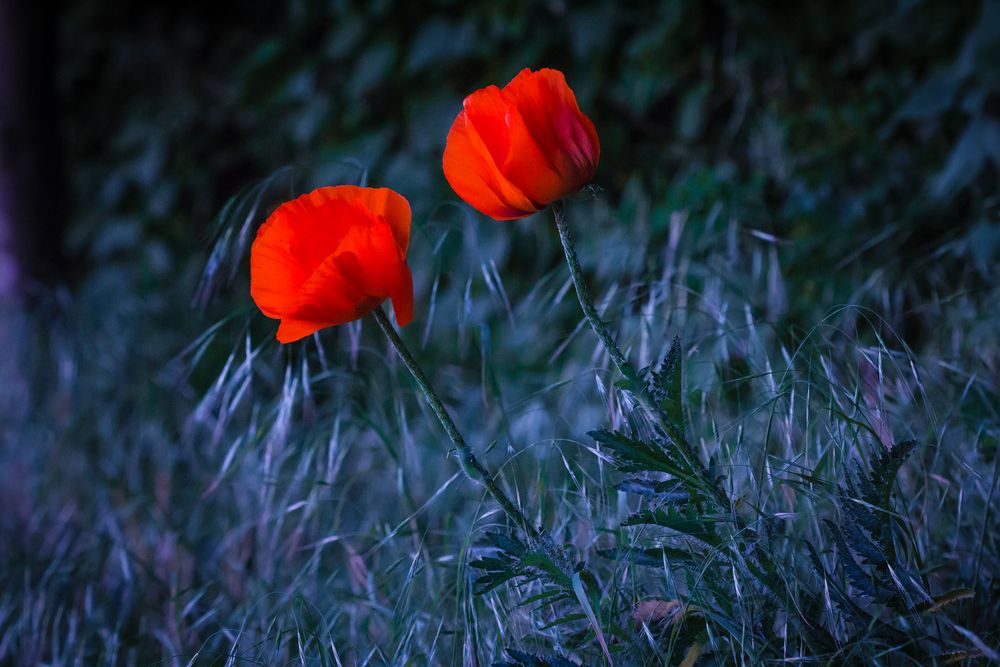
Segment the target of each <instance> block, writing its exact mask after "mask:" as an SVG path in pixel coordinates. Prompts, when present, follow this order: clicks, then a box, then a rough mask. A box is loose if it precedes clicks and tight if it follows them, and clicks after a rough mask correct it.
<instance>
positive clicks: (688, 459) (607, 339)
mask: <svg viewBox="0 0 1000 667" xmlns="http://www.w3.org/2000/svg"><path fill="white" fill-rule="evenodd" d="M552 217H553V218H554V219H555V221H556V229H557V230H558V231H559V240H560V241H561V242H562V247H563V253H564V254H565V255H566V264H567V265H568V266H569V274H570V277H572V279H573V287H575V288H576V297H577V299H578V300H579V302H580V307H581V308H582V309H583V315H584V317H586V318H587V322H589V323H590V328H591V329H593V330H594V333H595V334H597V337H598V338H599V339H600V340H601V343H602V344H603V345H604V349H605V350H607V352H608V356H609V357H611V362H612V363H613V364H614V365H615V367H616V368H618V372H619V373H621V374H622V376H624V378H625V381H626V382H627V383H628V386H629V390H630V391H631V393H632V395H633V396H635V397H636V399H637V400H638V401H639V403H640V405H642V407H643V408H645V410H646V412H647V414H649V416H650V418H651V419H652V420H653V421H654V422H655V423H656V425H657V426H658V427H659V428H660V429H661V430H662V431H663V432H664V433H665V434H667V435H668V436H669V437H670V439H671V440H672V441H673V442H674V444H675V445H676V448H677V452H678V453H679V454H680V455H681V457H682V458H683V459H684V463H685V464H686V465H687V466H688V468H689V469H690V471H691V473H692V474H700V475H701V476H702V477H703V479H704V481H705V484H706V487H707V490H708V491H709V492H710V493H711V494H712V495H714V496H715V498H716V500H717V501H718V502H719V503H720V504H721V505H722V508H723V509H728V508H729V498H728V496H727V494H726V492H725V491H724V490H723V489H722V488H721V487H719V485H718V484H716V483H715V481H714V480H712V479H711V478H710V476H709V474H708V471H707V470H705V469H704V467H703V466H702V465H701V462H700V460H699V459H698V455H697V453H696V452H695V451H694V449H693V448H692V447H691V445H690V444H689V443H688V441H687V439H686V438H685V437H684V436H683V434H682V433H680V432H678V430H677V428H676V427H675V425H674V424H673V423H672V422H671V421H670V419H669V418H668V417H667V415H666V413H665V412H664V411H663V408H662V407H661V406H660V405H659V404H658V403H657V401H656V399H654V398H653V396H652V395H651V394H650V393H649V389H648V388H647V387H646V383H645V382H642V381H641V380H640V379H639V374H638V373H637V372H636V371H635V368H633V367H632V364H631V363H629V361H628V359H626V358H625V355H624V354H622V351H621V350H620V349H619V348H618V345H617V343H615V339H614V338H613V337H612V336H611V332H609V331H608V328H607V327H606V326H605V324H604V322H603V321H602V320H601V316H600V314H599V313H598V312H597V308H595V307H594V300H593V299H592V298H591V296H590V290H589V289H587V282H586V280H584V277H583V269H582V268H580V260H579V258H578V257H577V256H576V247H575V246H574V244H573V236H572V235H571V234H570V231H569V225H568V224H567V222H566V214H565V212H564V211H563V205H562V202H560V201H557V202H555V203H554V204H552ZM699 471H700V472H699Z"/></svg>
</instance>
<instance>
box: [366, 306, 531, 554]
mask: <svg viewBox="0 0 1000 667" xmlns="http://www.w3.org/2000/svg"><path fill="white" fill-rule="evenodd" d="M372 315H373V316H374V318H375V322H377V323H378V326H379V328H380V329H381V330H382V333H384V334H385V337H386V338H388V339H389V343H390V344H391V345H392V346H393V347H394V348H395V349H396V354H398V355H399V358H400V359H402V360H403V363H404V364H405V365H406V368H407V369H409V371H410V374H411V375H412V376H413V379H414V380H415V381H416V383H417V386H418V387H419V388H420V391H421V392H422V393H423V395H424V398H425V399H427V403H428V405H430V407H431V410H432V411H433V412H434V415H435V416H436V417H437V418H438V421H439V422H441V426H442V427H444V431H445V433H447V434H448V437H449V438H450V439H451V441H452V443H454V445H455V449H456V450H457V452H458V461H459V465H461V467H462V470H463V471H464V472H465V474H466V476H467V477H468V478H469V479H471V480H473V481H475V482H478V483H479V484H482V485H483V487H485V489H486V491H487V493H489V494H490V496H492V497H493V499H494V500H495V501H497V503H499V505H500V507H501V508H503V510H504V512H506V513H507V516H508V517H510V519H511V521H513V522H514V523H515V524H517V525H519V526H521V527H522V528H523V529H524V530H525V532H526V533H527V534H528V535H529V536H531V537H533V538H537V537H538V536H539V533H538V530H537V529H536V528H535V527H534V526H533V525H531V523H530V522H529V521H528V519H527V518H526V517H525V516H524V514H523V513H522V512H521V510H519V509H518V508H517V506H516V505H514V503H513V502H511V500H510V498H508V497H507V494H506V493H504V491H503V489H501V488H500V486H499V485H498V484H497V483H496V481H494V478H493V475H491V474H490V472H489V471H488V470H487V469H486V467H485V466H484V465H483V464H482V463H480V462H479V459H478V458H476V455H475V454H474V453H473V451H472V448H471V447H469V445H468V444H467V443H466V442H465V438H463V437H462V434H461V433H460V432H459V430H458V427H457V426H455V422H453V421H452V419H451V416H449V414H448V411H447V410H446V409H445V407H444V404H443V403H441V399H440V398H438V395H437V392H435V391H434V387H432V386H431V383H430V380H428V379H427V376H426V375H424V372H423V370H421V368H420V366H419V365H417V361H416V359H414V358H413V355H412V354H410V351H409V349H407V347H406V344H405V343H404V342H403V339H401V338H400V337H399V334H398V333H396V329H395V328H394V327H393V326H392V323H391V322H390V321H389V318H387V317H386V315H385V311H383V310H382V307H381V306H379V307H378V308H376V309H375V310H374V311H372Z"/></svg>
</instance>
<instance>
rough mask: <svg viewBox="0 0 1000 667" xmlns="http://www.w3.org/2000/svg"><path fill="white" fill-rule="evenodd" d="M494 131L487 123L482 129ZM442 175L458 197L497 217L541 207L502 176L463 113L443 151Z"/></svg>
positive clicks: (528, 212)
mask: <svg viewBox="0 0 1000 667" xmlns="http://www.w3.org/2000/svg"><path fill="white" fill-rule="evenodd" d="M485 131H486V132H487V133H494V132H495V131H496V130H495V127H494V126H492V125H490V126H488V127H487V129H486V130H485ZM443 166H444V175H445V178H446V179H447V180H448V183H449V184H450V185H451V187H452V189H454V190H455V192H456V193H457V194H458V196H459V197H461V198H462V199H464V200H465V201H466V202H468V203H469V204H470V205H471V206H472V207H473V208H475V209H476V210H478V211H479V212H481V213H483V214H485V215H488V216H490V217H491V218H495V219H497V220H513V219H514V218H523V217H524V216H526V215H531V214H532V213H535V212H536V211H538V210H539V209H540V208H541V207H540V206H538V205H537V204H536V203H535V202H533V201H531V199H529V198H528V197H527V196H526V195H525V194H524V192H522V191H521V189H520V188H518V187H517V186H516V185H514V184H513V183H511V182H510V180H509V179H507V177H506V176H504V175H503V174H502V173H501V172H500V169H499V168H498V167H497V164H496V162H495V161H494V158H493V154H492V153H491V152H490V150H489V148H488V147H487V146H486V144H485V143H484V141H483V139H482V137H481V136H480V135H479V132H478V129H477V128H476V127H475V126H473V124H472V122H471V121H470V120H469V117H468V115H467V114H466V112H464V111H463V112H462V113H460V114H459V115H458V118H456V119H455V122H454V124H453V125H452V126H451V131H450V132H449V133H448V143H447V144H446V146H445V150H444V165H443Z"/></svg>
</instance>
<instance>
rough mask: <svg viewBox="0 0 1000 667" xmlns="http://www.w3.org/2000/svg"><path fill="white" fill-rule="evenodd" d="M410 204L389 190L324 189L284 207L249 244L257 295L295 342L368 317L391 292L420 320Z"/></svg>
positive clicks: (400, 313) (405, 315)
mask: <svg viewBox="0 0 1000 667" xmlns="http://www.w3.org/2000/svg"><path fill="white" fill-rule="evenodd" d="M409 233H410V206H409V203H408V202H407V201H406V200H405V199H404V198H403V197H402V196H400V195H399V194H397V193H395V192H393V191H391V190H388V189H385V188H380V189H374V188H357V187H354V186H337V187H331V188H320V189H319V190H316V191H314V192H311V193H309V194H307V195H303V196H302V197H299V198H297V199H295V200H292V201H290V202H286V203H285V204H283V205H282V206H280V207H279V208H278V209H277V210H276V211H275V212H274V213H273V214H272V215H271V217H270V218H269V219H268V220H267V222H265V223H264V224H263V225H261V227H260V229H259V230H258V233H257V238H256V240H255V241H254V244H253V247H252V248H251V251H250V294H251V296H252V298H253V299H254V301H255V302H256V303H257V305H258V307H259V308H260V309H261V311H262V312H263V313H264V314H265V315H267V316H268V317H272V318H275V319H280V320H281V325H280V326H279V327H278V334H277V337H278V340H279V341H280V342H282V343H288V342H292V341H295V340H298V339H300V338H303V337H305V336H308V335H309V334H311V333H313V332H314V331H317V330H319V329H322V328H324V327H329V326H335V325H338V324H344V323H346V322H350V321H353V320H356V319H359V318H361V317H364V316H365V315H367V314H368V313H370V312H371V311H372V310H374V309H375V308H377V307H378V305H379V304H381V303H382V302H383V301H385V300H386V299H390V298H391V299H392V300H393V307H394V310H395V311H396V321H397V323H398V324H399V325H400V326H405V325H406V324H408V323H409V322H410V321H411V320H412V319H413V277H412V275H411V274H410V269H409V267H408V266H407V265H406V248H407V245H408V243H409Z"/></svg>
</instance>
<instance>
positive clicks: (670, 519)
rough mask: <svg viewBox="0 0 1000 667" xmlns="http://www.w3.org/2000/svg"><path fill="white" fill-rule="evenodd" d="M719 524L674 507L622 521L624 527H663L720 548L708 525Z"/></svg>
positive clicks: (643, 512) (658, 509) (634, 515)
mask: <svg viewBox="0 0 1000 667" xmlns="http://www.w3.org/2000/svg"><path fill="white" fill-rule="evenodd" d="M711 523H718V519H714V518H706V517H702V516H697V515H695V514H692V513H687V514H682V513H681V512H679V511H677V510H676V509H674V508H672V507H666V508H663V507H661V508H657V509H655V510H642V511H640V512H636V513H635V514H633V515H631V516H629V517H628V518H627V519H625V520H624V521H622V525H623V526H642V525H649V526H661V527H663V528H669V529H671V530H674V531H677V532H678V533H682V534H684V535H687V536H689V537H693V538H695V539H697V540H700V541H701V542H704V543H705V544H708V545H710V546H718V545H719V538H718V536H716V534H715V531H714V530H713V529H712V528H711V527H710V526H709V525H708V524H711Z"/></svg>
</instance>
